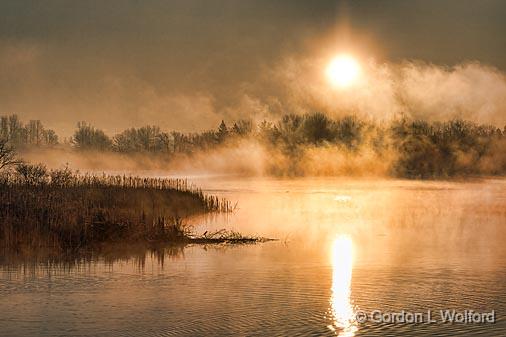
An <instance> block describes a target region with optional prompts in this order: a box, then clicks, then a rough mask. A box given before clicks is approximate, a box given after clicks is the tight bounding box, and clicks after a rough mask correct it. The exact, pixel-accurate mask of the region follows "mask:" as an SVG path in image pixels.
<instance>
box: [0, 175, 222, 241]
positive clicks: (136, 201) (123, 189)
mask: <svg viewBox="0 0 506 337" xmlns="http://www.w3.org/2000/svg"><path fill="white" fill-rule="evenodd" d="M28 171H29V170H28ZM33 177H34V175H33V174H32V175H30V174H27V175H26V176H24V177H23V175H20V174H18V175H5V176H3V177H2V178H1V179H0V247H3V248H4V249H10V250H12V249H14V250H18V251H22V250H30V249H33V248H51V249H56V250H76V249H80V248H84V247H87V246H90V245H97V244H101V243H106V242H108V243H110V242H139V241H145V242H183V241H185V240H186V239H188V235H187V234H188V233H187V232H186V230H185V227H184V225H183V224H182V221H181V219H182V218H184V217H186V216H189V215H193V214H198V213H204V212H214V211H220V212H228V211H231V210H232V207H231V205H230V203H229V202H228V201H227V200H225V199H218V198H217V197H215V196H208V195H205V194H203V193H202V191H201V190H199V189H197V188H195V187H194V186H191V185H189V184H188V182H187V181H186V180H183V179H158V178H141V177H128V176H110V175H103V176H94V175H78V174H75V173H71V172H69V171H68V170H60V171H59V172H57V171H52V172H50V173H49V174H41V175H36V177H35V178H34V179H31V178H33Z"/></svg>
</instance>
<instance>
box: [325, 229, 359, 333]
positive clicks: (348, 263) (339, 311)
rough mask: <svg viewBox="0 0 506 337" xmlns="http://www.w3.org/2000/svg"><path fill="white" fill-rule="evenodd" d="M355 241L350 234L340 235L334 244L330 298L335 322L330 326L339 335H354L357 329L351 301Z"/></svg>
mask: <svg viewBox="0 0 506 337" xmlns="http://www.w3.org/2000/svg"><path fill="white" fill-rule="evenodd" d="M352 270H353V241H352V239H351V237H350V236H348V235H340V236H338V237H337V238H336V239H335V240H334V242H333V244H332V289H331V290H332V295H331V299H330V307H331V314H332V319H333V324H332V325H330V326H329V328H330V329H331V330H333V331H335V332H336V333H337V335H338V336H342V337H349V336H354V335H355V332H356V331H357V325H356V321H355V313H354V310H353V305H352V303H351V274H352Z"/></svg>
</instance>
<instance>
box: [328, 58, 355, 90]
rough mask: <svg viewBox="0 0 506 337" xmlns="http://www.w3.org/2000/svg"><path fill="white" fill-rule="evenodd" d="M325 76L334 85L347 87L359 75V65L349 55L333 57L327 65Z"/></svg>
mask: <svg viewBox="0 0 506 337" xmlns="http://www.w3.org/2000/svg"><path fill="white" fill-rule="evenodd" d="M326 73H327V77H328V79H329V81H330V83H332V84H333V85H335V86H338V87H349V86H350V85H352V84H353V83H355V81H356V80H357V78H358V76H359V75H360V65H359V64H358V62H357V61H356V60H355V59H354V58H353V57H351V56H349V55H340V56H337V57H336V58H334V59H333V60H332V61H331V62H330V63H329V65H328V66H327V72H326Z"/></svg>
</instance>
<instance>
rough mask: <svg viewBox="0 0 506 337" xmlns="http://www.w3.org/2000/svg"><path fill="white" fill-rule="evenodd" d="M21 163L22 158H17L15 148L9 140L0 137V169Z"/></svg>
mask: <svg viewBox="0 0 506 337" xmlns="http://www.w3.org/2000/svg"><path fill="white" fill-rule="evenodd" d="M20 163H21V160H19V159H17V158H16V151H14V148H13V147H12V146H10V145H9V144H7V140H5V139H0V170H2V169H4V168H6V167H8V166H12V165H17V164H20Z"/></svg>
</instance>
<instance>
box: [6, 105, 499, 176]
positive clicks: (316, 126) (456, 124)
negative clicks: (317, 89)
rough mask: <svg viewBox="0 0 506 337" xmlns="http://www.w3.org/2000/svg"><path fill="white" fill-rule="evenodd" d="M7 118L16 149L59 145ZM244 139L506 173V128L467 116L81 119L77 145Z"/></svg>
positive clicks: (272, 146) (428, 172) (296, 156)
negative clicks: (196, 124)
mask: <svg viewBox="0 0 506 337" xmlns="http://www.w3.org/2000/svg"><path fill="white" fill-rule="evenodd" d="M1 120H2V134H1V137H0V138H3V139H6V140H7V141H8V142H9V143H10V144H12V145H13V146H17V145H19V144H20V143H21V144H22V145H50V146H51V145H55V144H57V143H58V138H57V136H56V134H54V132H53V131H52V130H46V129H44V127H43V126H42V124H41V123H40V122H39V121H30V122H29V123H28V124H27V125H23V124H22V123H21V122H19V119H18V118H17V117H16V116H15V115H13V116H9V117H2V119H1ZM4 121H5V124H6V125H7V126H6V127H5V128H4ZM11 125H13V126H12V127H11ZM16 130H17V131H16ZM20 130H24V131H20ZM37 130H38V131H37ZM20 134H23V135H24V136H23V137H20V136H19V135H20ZM44 135H46V138H44ZM47 135H52V136H51V137H49V136H47ZM20 139H21V140H22V141H20ZM36 139H39V141H36ZM45 139H47V140H45ZM240 139H248V140H255V141H258V142H259V143H260V144H262V145H263V146H264V147H265V148H266V149H267V150H275V151H277V152H279V153H281V154H282V155H283V156H285V157H286V159H287V160H288V161H291V162H293V163H297V161H300V160H302V158H303V154H304V151H306V149H308V148H322V147H329V146H333V147H337V148H338V149H340V151H343V152H346V153H349V154H356V155H359V154H360V153H361V151H364V150H367V151H373V152H374V153H375V155H376V157H377V158H378V160H381V158H382V157H386V155H387V154H390V155H391V154H394V158H395V160H394V161H393V162H392V165H391V172H390V173H391V175H393V176H398V177H409V178H429V177H445V176H454V175H459V174H480V173H484V172H485V173H487V174H504V172H506V155H505V153H506V151H505V150H506V126H505V127H504V128H503V129H501V128H498V127H494V126H492V125H485V124H477V123H474V122H470V121H465V120H461V119H454V120H449V121H445V122H437V121H425V120H417V119H410V118H399V119H395V120H391V121H388V122H386V121H384V122H375V121H371V120H364V119H360V118H358V117H357V116H353V115H348V116H343V117H339V118H331V117H329V116H327V115H325V114H323V113H311V114H304V115H297V114H287V115H284V116H282V117H281V118H279V119H278V120H277V121H262V122H261V123H259V124H257V125H255V124H254V123H253V122H252V121H250V120H239V121H236V122H234V123H232V125H231V126H229V125H227V124H226V123H225V122H224V121H222V122H221V123H220V125H219V126H218V127H217V128H216V129H213V130H207V131H203V132H199V133H181V132H176V131H172V132H165V131H163V130H161V129H160V128H159V127H158V126H155V125H151V126H150V125H147V126H143V127H140V128H130V129H127V130H124V131H123V132H121V133H119V134H116V135H114V136H112V137H110V136H109V135H107V134H106V133H105V132H104V131H103V130H100V129H98V128H96V127H94V126H92V125H90V124H88V123H85V122H80V123H78V124H77V129H76V130H75V132H74V134H73V136H72V137H71V140H70V142H69V145H70V146H72V147H73V148H75V149H76V150H83V151H85V150H98V151H114V152H119V153H139V152H140V153H150V154H160V155H170V154H192V153H195V152H198V151H206V150H210V149H213V148H217V147H220V146H223V145H225V144H226V145H227V146H233V143H234V141H235V140H240ZM302 164H303V163H302ZM282 171H283V170H282ZM285 171H286V170H285ZM284 173H288V174H291V173H294V172H284ZM295 173H297V172H295Z"/></svg>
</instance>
